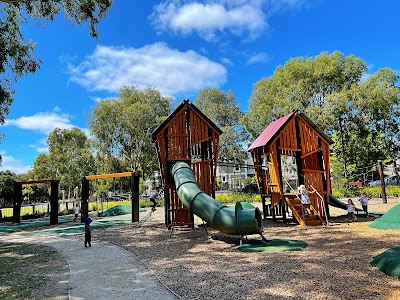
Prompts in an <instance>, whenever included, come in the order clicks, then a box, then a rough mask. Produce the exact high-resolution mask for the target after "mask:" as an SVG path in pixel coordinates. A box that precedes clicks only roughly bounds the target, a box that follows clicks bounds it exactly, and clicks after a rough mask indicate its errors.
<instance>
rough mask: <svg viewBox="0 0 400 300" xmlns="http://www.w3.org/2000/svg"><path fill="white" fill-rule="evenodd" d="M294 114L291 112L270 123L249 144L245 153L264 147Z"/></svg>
mask: <svg viewBox="0 0 400 300" xmlns="http://www.w3.org/2000/svg"><path fill="white" fill-rule="evenodd" d="M294 114H295V112H292V113H290V114H288V115H286V116H283V117H282V118H279V119H278V120H275V121H274V122H272V123H270V124H269V125H268V126H267V128H265V129H264V131H263V132H262V133H261V134H260V135H259V136H258V137H257V138H256V140H255V141H254V142H253V144H251V146H250V147H249V148H248V149H247V151H250V150H251V149H254V148H258V147H262V146H264V145H266V144H267V143H268V142H269V141H270V140H271V139H272V138H273V137H274V136H275V134H276V133H277V132H279V130H280V129H281V128H282V127H283V126H284V125H285V124H286V121H287V120H289V119H290V117H291V116H293V115H294Z"/></svg>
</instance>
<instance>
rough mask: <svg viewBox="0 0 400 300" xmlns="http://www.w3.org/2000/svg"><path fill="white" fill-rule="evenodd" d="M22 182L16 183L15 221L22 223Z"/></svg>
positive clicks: (14, 200)
mask: <svg viewBox="0 0 400 300" xmlns="http://www.w3.org/2000/svg"><path fill="white" fill-rule="evenodd" d="M21 204H22V184H18V183H17V182H15V183H14V199H13V223H21Z"/></svg>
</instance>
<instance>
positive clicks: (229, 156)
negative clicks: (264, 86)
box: [194, 88, 249, 162]
mask: <svg viewBox="0 0 400 300" xmlns="http://www.w3.org/2000/svg"><path fill="white" fill-rule="evenodd" d="M194 105H195V106H196V107H197V108H199V109H200V110H201V111H202V112H203V113H204V114H205V115H206V116H207V117H208V118H210V119H211V120H212V121H213V122H214V123H215V124H216V125H217V126H218V127H219V128H220V129H221V130H222V131H223V133H222V134H221V138H220V147H219V152H218V158H219V160H222V161H232V162H243V161H244V160H246V159H247V157H248V155H247V153H246V151H245V150H244V148H243V144H244V143H246V142H248V140H249V136H248V134H247V132H246V131H245V128H244V127H243V126H242V125H241V124H240V123H239V120H240V119H241V117H242V116H243V113H242V111H241V110H240V107H239V105H238V104H237V103H236V99H235V96H234V94H233V93H232V92H231V91H229V92H223V91H221V90H219V89H217V88H210V89H203V90H201V91H200V92H199V93H198V95H197V98H196V100H195V101H194Z"/></svg>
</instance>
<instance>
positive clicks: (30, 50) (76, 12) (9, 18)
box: [0, 0, 112, 125]
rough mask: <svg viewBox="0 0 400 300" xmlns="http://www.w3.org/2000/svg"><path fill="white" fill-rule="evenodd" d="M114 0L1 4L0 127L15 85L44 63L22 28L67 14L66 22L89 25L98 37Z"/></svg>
mask: <svg viewBox="0 0 400 300" xmlns="http://www.w3.org/2000/svg"><path fill="white" fill-rule="evenodd" d="M111 4H112V0H54V1H30V0H0V11H1V13H0V49H1V51H0V125H1V124H4V120H5V118H6V116H7V115H8V113H9V109H10V105H11V104H12V101H13V98H12V95H13V93H14V90H13V85H14V83H15V82H16V81H17V80H18V79H19V78H20V77H21V76H23V75H26V74H29V73H35V72H36V70H37V69H38V68H39V67H40V64H41V61H40V60H38V59H37V58H36V57H35V53H34V49H35V43H34V42H33V41H27V40H26V39H25V37H24V36H23V34H22V31H21V28H22V25H23V24H27V23H28V22H29V21H30V20H34V21H35V22H45V21H53V20H54V18H55V17H56V16H57V15H58V14H60V13H61V12H64V15H65V18H66V19H68V20H70V21H71V22H72V23H76V24H78V25H80V24H82V23H84V22H86V21H88V22H89V23H90V35H91V36H93V37H97V35H98V33H97V30H96V25H97V24H98V22H99V19H100V18H103V17H104V16H105V14H106V13H107V11H108V10H109V8H110V7H111Z"/></svg>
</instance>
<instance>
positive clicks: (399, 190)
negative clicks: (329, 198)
mask: <svg viewBox="0 0 400 300" xmlns="http://www.w3.org/2000/svg"><path fill="white" fill-rule="evenodd" d="M362 193H365V194H366V195H367V196H368V197H371V198H380V197H381V194H382V188H381V187H380V186H370V187H365V188H362V189H360V188H354V189H346V188H342V189H339V188H333V189H332V194H333V195H334V196H336V197H340V198H347V197H358V196H360V195H361V194H362ZM386 196H388V197H399V196H400V186H398V185H389V186H387V187H386Z"/></svg>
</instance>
